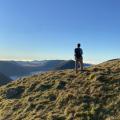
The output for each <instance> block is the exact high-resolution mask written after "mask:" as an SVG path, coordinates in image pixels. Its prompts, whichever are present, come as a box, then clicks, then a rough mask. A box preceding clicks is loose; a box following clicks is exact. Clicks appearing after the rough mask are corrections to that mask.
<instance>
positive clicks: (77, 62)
mask: <svg viewBox="0 0 120 120" xmlns="http://www.w3.org/2000/svg"><path fill="white" fill-rule="evenodd" d="M80 47H81V45H80V43H78V44H77V48H75V70H76V73H77V72H78V65H80V70H81V71H83V57H82V55H83V50H82V48H80Z"/></svg>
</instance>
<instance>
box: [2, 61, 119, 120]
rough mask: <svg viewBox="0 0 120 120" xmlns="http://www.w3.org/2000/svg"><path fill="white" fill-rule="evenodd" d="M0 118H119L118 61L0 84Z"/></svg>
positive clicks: (42, 119) (15, 119)
mask: <svg viewBox="0 0 120 120" xmlns="http://www.w3.org/2000/svg"><path fill="white" fill-rule="evenodd" d="M0 120H120V60H112V61H108V62H104V63H102V64H100V65H97V66H92V67H89V68H86V70H85V71H84V72H82V73H78V74H75V71H73V70H64V71H62V70H61V71H51V72H46V73H43V74H40V75H34V76H32V77H28V78H24V79H22V80H17V81H14V82H12V83H10V84H8V85H6V86H2V87H1V88H0Z"/></svg>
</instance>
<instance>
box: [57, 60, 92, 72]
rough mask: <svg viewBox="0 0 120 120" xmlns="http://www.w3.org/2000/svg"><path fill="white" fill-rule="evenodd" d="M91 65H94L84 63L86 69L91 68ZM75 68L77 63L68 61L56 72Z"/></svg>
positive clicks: (58, 67) (60, 65)
mask: <svg viewBox="0 0 120 120" xmlns="http://www.w3.org/2000/svg"><path fill="white" fill-rule="evenodd" d="M91 65H92V64H86V63H84V67H89V66H91ZM74 68H75V61H73V60H68V61H64V62H63V63H61V64H59V66H57V67H56V68H55V70H65V69H74Z"/></svg>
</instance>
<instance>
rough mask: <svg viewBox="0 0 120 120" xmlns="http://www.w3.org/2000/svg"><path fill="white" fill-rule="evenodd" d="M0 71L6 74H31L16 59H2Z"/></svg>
mask: <svg viewBox="0 0 120 120" xmlns="http://www.w3.org/2000/svg"><path fill="white" fill-rule="evenodd" d="M0 73H3V74H4V75H6V76H14V75H17V76H21V75H24V74H29V71H28V70H27V68H25V67H23V66H22V65H19V64H18V63H17V62H15V61H0Z"/></svg>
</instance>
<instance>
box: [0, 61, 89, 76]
mask: <svg viewBox="0 0 120 120" xmlns="http://www.w3.org/2000/svg"><path fill="white" fill-rule="evenodd" d="M74 64H75V62H74V61H73V60H43V61H31V62H29V61H0V73H3V74H4V75H6V76H8V77H11V76H24V75H29V74H30V73H31V72H38V71H50V70H64V69H73V68H74V66H75V65H74ZM84 66H91V64H84Z"/></svg>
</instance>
